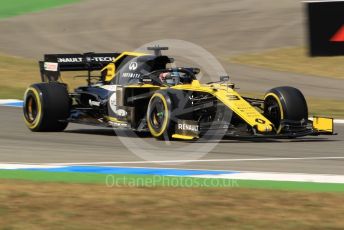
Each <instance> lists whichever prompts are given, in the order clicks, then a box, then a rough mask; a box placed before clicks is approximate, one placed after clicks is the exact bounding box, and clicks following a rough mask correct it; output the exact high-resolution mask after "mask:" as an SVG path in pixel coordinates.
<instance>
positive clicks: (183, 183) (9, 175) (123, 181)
mask: <svg viewBox="0 0 344 230" xmlns="http://www.w3.org/2000/svg"><path fill="white" fill-rule="evenodd" d="M0 179H16V180H29V181H36V182H64V183H86V184H104V185H108V186H110V187H116V186H132V187H190V188H195V187H201V188H221V187H230V188H259V189H278V190H295V191H316V192H344V185H343V184H331V183H311V182H279V181H257V180H228V179H207V178H193V177H173V176H151V175H106V174H95V173H69V172H68V173H67V172H37V171H26V170H14V171H12V170H0Z"/></svg>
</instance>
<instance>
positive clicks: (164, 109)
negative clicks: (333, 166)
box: [23, 47, 333, 140]
mask: <svg viewBox="0 0 344 230" xmlns="http://www.w3.org/2000/svg"><path fill="white" fill-rule="evenodd" d="M148 49H149V50H152V51H154V54H147V53H137V52H122V53H85V54H47V55H45V56H44V60H43V61H40V62H39V66H40V73H41V80H42V82H41V83H36V84H33V85H31V86H30V87H29V88H28V89H27V90H26V92H25V95H24V107H23V111H24V120H25V123H26V125H27V127H28V128H29V129H30V130H31V131H39V132H40V131H54V132H58V131H63V130H64V129H65V128H66V127H67V125H68V123H70V122H72V123H81V124H88V125H97V126H106V127H114V128H116V129H126V130H133V131H135V132H137V131H142V132H150V133H151V135H152V136H153V137H155V138H158V139H166V138H168V139H170V138H172V139H184V140H192V139H197V138H200V137H202V136H203V137H206V136H207V135H208V136H209V135H210V136H211V135H215V134H219V133H221V134H223V135H226V136H232V137H274V138H275V137H286V138H293V137H300V136H306V135H320V134H333V119H332V118H326V117H314V119H313V120H312V121H311V120H309V119H308V109H307V103H306V100H305V97H304V96H303V94H302V93H301V92H300V91H299V90H298V89H296V88H293V87H290V86H283V87H277V88H273V89H271V90H269V91H268V92H267V93H266V95H265V97H264V98H263V99H256V98H250V97H245V96H242V95H240V94H239V93H238V92H237V91H236V88H235V85H234V84H233V83H231V82H230V81H229V77H228V76H221V77H220V76H219V77H220V79H219V81H216V82H209V83H206V84H201V83H200V81H199V80H197V74H199V72H200V69H198V68H192V67H191V68H190V67H174V68H171V67H170V66H171V64H172V63H173V62H174V59H173V58H171V57H169V56H166V55H162V50H166V49H167V47H149V48H148ZM64 71H85V72H87V74H86V75H85V78H86V81H87V84H85V86H81V87H78V88H76V89H75V90H74V91H72V92H69V90H68V85H66V84H64V83H63V82H61V80H60V79H61V77H60V76H61V73H62V72H64ZM94 73H98V74H97V75H94Z"/></svg>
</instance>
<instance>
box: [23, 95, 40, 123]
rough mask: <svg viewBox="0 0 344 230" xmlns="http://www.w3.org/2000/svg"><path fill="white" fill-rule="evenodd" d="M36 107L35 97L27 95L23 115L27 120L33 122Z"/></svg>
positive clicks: (36, 112)
mask: <svg viewBox="0 0 344 230" xmlns="http://www.w3.org/2000/svg"><path fill="white" fill-rule="evenodd" d="M37 114H38V107H37V101H36V98H35V97H34V96H33V95H28V97H27V100H26V103H25V117H26V119H27V121H28V122H30V123H34V121H35V120H36V118H37Z"/></svg>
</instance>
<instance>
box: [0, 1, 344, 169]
mask: <svg viewBox="0 0 344 230" xmlns="http://www.w3.org/2000/svg"><path fill="white" fill-rule="evenodd" d="M303 24H304V18H303V7H302V3H300V2H299V1H294V0H288V1H287V0H280V1H273V0H264V1H261V0H259V1H258V0H240V1H234V0H233V1H229V0H216V1H215V0H214V1H211V2H210V1H204V2H202V1H199V0H188V1H185V0H177V1H158V0H154V1H152V0H147V1H145V2H144V4H143V3H142V1H139V0H136V1H124V0H121V1H116V2H114V1H111V0H99V1H95V0H94V1H92V0H87V1H82V2H81V3H78V4H73V5H67V6H64V7H61V8H57V9H51V10H48V11H44V12H38V13H33V14H28V15H23V16H19V17H14V18H10V19H6V20H1V21H0V33H1V36H0V52H1V53H6V54H11V55H17V56H23V57H29V58H34V59H39V58H41V56H42V55H43V54H44V53H63V52H85V51H97V52H103V51H104V52H108V51H109V50H114V51H121V50H132V49H135V48H136V47H139V46H141V45H142V44H145V43H147V42H151V41H154V40H160V39H169V38H172V39H182V40H186V41H189V42H193V43H195V44H197V45H200V46H202V47H204V48H205V49H207V50H208V51H210V52H211V53H213V54H214V55H215V56H216V57H217V58H218V59H219V60H220V62H221V63H222V64H223V65H224V67H225V69H226V70H227V71H228V72H229V73H230V75H231V77H232V80H233V81H234V82H235V83H237V84H238V86H239V87H240V88H241V89H243V90H244V91H255V92H256V91H259V92H264V91H266V90H267V89H269V88H271V87H275V86H280V85H292V86H296V87H298V88H300V89H301V90H302V91H303V92H304V94H305V95H306V97H319V98H322V99H324V98H328V99H331V98H337V99H338V98H340V99H343V98H344V94H343V93H342V92H343V88H344V86H343V81H342V80H334V79H324V78H317V77H312V76H303V75H296V74H289V73H282V72H275V71H268V70H263V69H258V68H251V67H246V66H241V65H233V64H228V63H227V61H226V59H227V58H228V57H230V56H232V55H235V54H238V53H242V52H251V51H259V50H264V49H269V48H276V47H281V46H295V45H299V46H301V45H303V44H304V35H305V31H304V30H303ZM21 116H22V115H21V110H20V109H18V108H7V107H0V121H1V129H0V130H1V131H0V162H31V163H61V162H65V163H76V162H122V163H121V164H120V163H117V164H116V163H109V164H111V165H121V166H123V165H125V166H139V167H143V166H152V167H183V168H199V169H229V170H247V171H278V172H304V173H320V174H327V173H328V174H343V173H344V170H343V168H344V160H343V159H339V158H338V159H334V158H331V157H343V155H344V154H343V152H344V151H343V150H344V141H343V134H342V133H343V132H344V127H343V126H340V125H338V126H337V127H336V131H337V132H338V133H339V135H338V136H325V137H309V138H298V139H294V140H257V141H248V140H245V141H240V140H223V141H221V142H220V143H218V144H217V145H216V146H215V148H214V149H212V150H211V151H210V152H209V153H208V154H207V155H205V156H203V157H202V158H201V159H214V160H215V161H199V162H189V163H184V164H152V163H142V162H141V163H135V164H129V163H128V162H129V161H142V160H143V159H142V158H141V157H142V156H141V157H140V156H137V155H136V154H134V153H132V152H131V151H130V150H129V149H128V148H127V146H126V145H124V144H123V143H122V142H121V140H122V139H121V138H120V137H119V136H116V135H115V134H114V132H113V130H111V129H110V130H104V129H99V128H94V127H87V126H81V125H70V126H69V127H68V129H67V130H66V131H65V132H64V133H31V132H30V131H29V130H28V129H27V128H26V127H25V125H24V122H23V120H22V118H21ZM141 139H142V140H144V141H145V142H146V143H148V144H151V145H153V146H156V147H158V148H159V149H160V150H159V151H160V152H159V154H158V155H156V156H155V157H153V158H152V157H151V158H150V160H166V159H167V160H171V159H180V158H182V159H187V158H186V157H184V158H183V157H182V156H181V155H182V154H183V151H181V152H178V151H179V150H176V149H175V148H176V146H178V147H184V146H185V147H187V146H188V145H189V144H190V143H184V142H172V143H168V144H165V143H163V142H157V141H155V140H154V139H153V138H149V137H141ZM133 140H135V137H133ZM133 143H136V142H135V141H133ZM202 144H204V143H198V145H200V146H202ZM208 144H212V143H208ZM193 146H196V148H197V143H195V145H193ZM136 148H142V149H145V147H142V146H136ZM147 151H150V149H149V148H148V149H147ZM189 153H190V151H189ZM191 157H192V158H194V157H195V156H193V155H192V151H191ZM314 157H315V158H314ZM271 158H273V159H271ZM276 158H283V160H282V159H280V160H279V159H276ZM287 158H304V159H289V160H288V159H287ZM325 158H328V159H325ZM216 159H218V160H216ZM221 159H227V160H228V159H236V161H221ZM244 159H251V160H246V161H245V160H244ZM258 159H261V160H258ZM264 159H265V160H264ZM268 159H270V160H268Z"/></svg>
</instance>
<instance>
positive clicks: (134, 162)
mask: <svg viewBox="0 0 344 230" xmlns="http://www.w3.org/2000/svg"><path fill="white" fill-rule="evenodd" d="M294 160H344V157H268V158H234V159H198V160H161V161H103V162H68V163H63V162H61V163H26V162H0V164H29V165H30V164H33V165H58V166H68V165H111V164H114V165H115V164H151V163H152V164H155V163H197V162H245V161H294Z"/></svg>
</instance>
